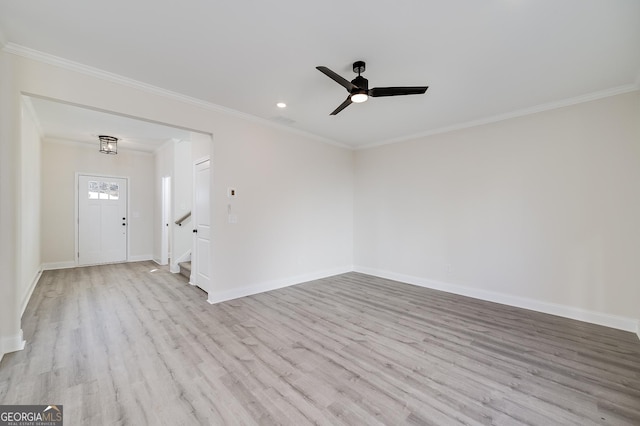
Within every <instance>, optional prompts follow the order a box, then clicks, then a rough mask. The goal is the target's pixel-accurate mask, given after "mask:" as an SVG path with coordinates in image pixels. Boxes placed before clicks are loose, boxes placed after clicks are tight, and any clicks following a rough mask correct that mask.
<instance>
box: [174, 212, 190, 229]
mask: <svg viewBox="0 0 640 426" xmlns="http://www.w3.org/2000/svg"><path fill="white" fill-rule="evenodd" d="M190 216H191V212H189V213H185V214H184V215H182V216H181V217H180V219H178V220H176V221H175V222H174V223H175V224H176V225H178V226H182V222H184V221H185V220H187V219H188V218H189V217H190Z"/></svg>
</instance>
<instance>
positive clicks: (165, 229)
mask: <svg viewBox="0 0 640 426" xmlns="http://www.w3.org/2000/svg"><path fill="white" fill-rule="evenodd" d="M170 221H171V177H169V176H166V177H163V178H162V230H161V236H162V239H161V240H160V246H161V247H160V264H161V265H166V264H167V263H169V256H170V253H171V240H170V232H169V231H170V228H169V222H170Z"/></svg>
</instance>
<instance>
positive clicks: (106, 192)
mask: <svg viewBox="0 0 640 426" xmlns="http://www.w3.org/2000/svg"><path fill="white" fill-rule="evenodd" d="M77 200H78V221H77V230H78V232H77V236H78V238H77V242H78V250H77V259H78V265H81V266H82V265H95V264H99V263H115V262H125V261H126V260H127V228H128V221H127V179H126V178H118V177H109V176H91V175H83V174H79V175H78V188H77Z"/></svg>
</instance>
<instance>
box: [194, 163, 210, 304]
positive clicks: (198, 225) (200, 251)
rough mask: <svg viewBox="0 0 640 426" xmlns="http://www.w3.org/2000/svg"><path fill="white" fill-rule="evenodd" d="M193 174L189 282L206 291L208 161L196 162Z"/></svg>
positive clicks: (207, 278)
mask: <svg viewBox="0 0 640 426" xmlns="http://www.w3.org/2000/svg"><path fill="white" fill-rule="evenodd" d="M194 173H195V176H194V181H195V182H194V198H195V200H194V205H195V208H194V218H193V219H194V226H195V229H194V230H193V231H194V240H195V244H194V251H195V259H192V262H191V263H192V265H191V266H192V276H191V282H192V283H193V284H195V285H197V286H198V287H200V288H201V289H203V290H204V291H206V292H209V285H210V283H211V273H210V262H211V258H210V254H211V224H210V214H209V212H210V210H209V204H210V203H209V194H210V180H209V179H210V161H209V160H206V161H203V162H200V163H197V164H196V166H195V172H194Z"/></svg>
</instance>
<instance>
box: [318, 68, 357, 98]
mask: <svg viewBox="0 0 640 426" xmlns="http://www.w3.org/2000/svg"><path fill="white" fill-rule="evenodd" d="M316 69H317V70H318V71H320V72H321V73H323V74H325V75H326V76H327V77H329V78H330V79H332V80H333V81H335V82H336V83H338V84H339V85H341V86H342V87H344V88H345V89H347V90H348V91H349V93H351V91H352V90H356V89H358V87H357V86H356V85H355V84H353V83H352V82H350V81H349V80H347V79H346V78H344V77H342V76H341V75H340V74H337V73H335V72H333V71H331V70H330V69H329V68H327V67H323V66H320V67H316Z"/></svg>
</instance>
